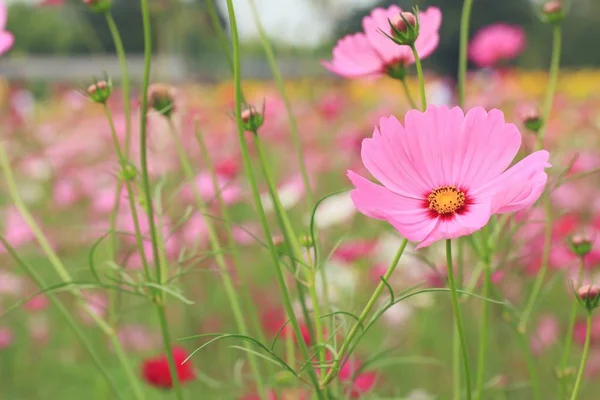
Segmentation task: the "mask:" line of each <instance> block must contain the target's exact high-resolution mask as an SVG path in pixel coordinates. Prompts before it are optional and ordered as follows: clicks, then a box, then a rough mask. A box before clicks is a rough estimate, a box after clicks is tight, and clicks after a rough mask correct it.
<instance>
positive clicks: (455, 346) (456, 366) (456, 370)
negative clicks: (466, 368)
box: [452, 323, 461, 400]
mask: <svg viewBox="0 0 600 400" xmlns="http://www.w3.org/2000/svg"><path fill="white" fill-rule="evenodd" d="M453 328H454V329H453V330H452V398H453V399H454V400H460V398H461V393H460V337H459V335H458V329H456V323H455V324H454V327H453Z"/></svg>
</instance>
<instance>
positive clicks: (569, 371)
mask: <svg viewBox="0 0 600 400" xmlns="http://www.w3.org/2000/svg"><path fill="white" fill-rule="evenodd" d="M576 373H577V370H576V369H575V368H574V367H566V368H564V369H562V370H561V369H556V370H555V371H554V374H555V375H556V378H558V380H564V379H570V378H571V377H573V376H575V374H576Z"/></svg>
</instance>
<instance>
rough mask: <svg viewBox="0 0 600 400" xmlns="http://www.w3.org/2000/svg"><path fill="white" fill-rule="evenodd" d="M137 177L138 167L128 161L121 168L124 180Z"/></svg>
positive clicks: (131, 179)
mask: <svg viewBox="0 0 600 400" xmlns="http://www.w3.org/2000/svg"><path fill="white" fill-rule="evenodd" d="M136 177H137V169H136V168H135V165H133V164H131V163H128V164H127V165H125V166H124V167H123V169H122V170H121V179H122V180H124V181H133V180H135V178H136Z"/></svg>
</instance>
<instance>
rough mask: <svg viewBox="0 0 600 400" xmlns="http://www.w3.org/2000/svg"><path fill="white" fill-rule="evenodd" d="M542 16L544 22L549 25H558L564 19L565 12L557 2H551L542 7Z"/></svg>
mask: <svg viewBox="0 0 600 400" xmlns="http://www.w3.org/2000/svg"><path fill="white" fill-rule="evenodd" d="M542 15H543V19H544V22H546V23H549V24H558V23H560V22H561V21H562V20H563V19H565V12H564V9H563V6H562V4H561V3H560V1H558V0H551V1H548V2H547V3H545V4H544V5H543V6H542Z"/></svg>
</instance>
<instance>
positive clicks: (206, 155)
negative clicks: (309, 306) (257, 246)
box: [194, 121, 270, 364]
mask: <svg viewBox="0 0 600 400" xmlns="http://www.w3.org/2000/svg"><path fill="white" fill-rule="evenodd" d="M194 134H195V137H196V140H197V141H198V145H199V147H200V153H201V154H202V158H203V159H204V161H205V164H206V166H207V168H208V170H209V172H210V178H211V180H212V185H213V190H214V192H215V193H216V196H215V197H216V200H217V206H218V208H219V210H220V212H221V218H222V220H223V226H224V227H225V234H226V235H227V245H228V247H229V249H230V251H231V254H232V256H233V263H234V266H235V268H236V271H244V268H243V265H244V264H243V262H242V259H241V257H240V252H239V251H238V248H237V245H236V241H235V238H234V236H233V230H232V226H231V225H232V219H231V215H230V214H229V209H228V208H227V205H226V204H225V202H224V201H223V196H222V194H221V185H220V184H219V181H218V179H217V174H216V171H215V168H214V164H213V162H212V157H211V156H210V152H209V151H208V147H207V146H206V143H205V141H204V136H203V134H202V132H201V131H200V129H199V127H198V123H197V121H196V122H195V125H194ZM238 273H240V272H238ZM242 290H243V291H244V294H245V297H246V298H247V299H248V301H250V302H251V299H252V296H250V292H249V291H248V286H247V285H243V288H242ZM249 313H250V315H251V317H252V321H253V324H254V328H255V330H256V333H257V334H258V336H259V340H260V341H261V342H264V341H265V334H264V331H263V329H262V324H261V322H260V318H259V316H258V311H257V308H256V307H250V311H249ZM269 364H270V363H269Z"/></svg>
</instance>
